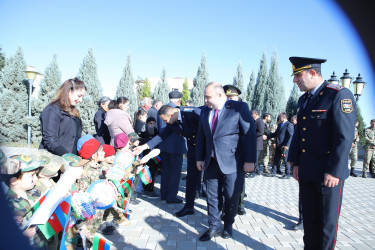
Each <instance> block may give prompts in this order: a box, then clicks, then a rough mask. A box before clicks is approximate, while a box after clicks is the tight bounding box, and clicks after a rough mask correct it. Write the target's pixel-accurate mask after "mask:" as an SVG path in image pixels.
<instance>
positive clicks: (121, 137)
mask: <svg viewBox="0 0 375 250" xmlns="http://www.w3.org/2000/svg"><path fill="white" fill-rule="evenodd" d="M128 142H129V137H128V136H127V135H126V134H125V133H121V134H118V135H116V137H115V141H114V144H115V148H123V147H125V146H126V145H127V144H128Z"/></svg>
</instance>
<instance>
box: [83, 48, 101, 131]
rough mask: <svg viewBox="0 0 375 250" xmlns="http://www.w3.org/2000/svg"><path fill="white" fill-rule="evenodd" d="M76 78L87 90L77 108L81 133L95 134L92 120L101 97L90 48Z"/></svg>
mask: <svg viewBox="0 0 375 250" xmlns="http://www.w3.org/2000/svg"><path fill="white" fill-rule="evenodd" d="M78 78H79V79H80V80H81V81H83V82H84V83H85V85H86V88H87V92H86V94H85V96H84V98H83V101H82V103H81V104H79V107H78V108H79V111H80V115H81V120H82V133H83V134H92V133H94V132H95V126H94V122H93V120H94V116H95V112H96V111H97V109H98V106H97V102H98V101H99V99H100V98H101V97H102V95H103V89H102V86H101V84H100V81H99V77H98V72H97V66H96V60H95V57H94V54H93V51H92V48H90V49H89V51H88V53H87V56H86V57H85V58H84V59H83V62H82V64H81V67H80V68H79V72H78Z"/></svg>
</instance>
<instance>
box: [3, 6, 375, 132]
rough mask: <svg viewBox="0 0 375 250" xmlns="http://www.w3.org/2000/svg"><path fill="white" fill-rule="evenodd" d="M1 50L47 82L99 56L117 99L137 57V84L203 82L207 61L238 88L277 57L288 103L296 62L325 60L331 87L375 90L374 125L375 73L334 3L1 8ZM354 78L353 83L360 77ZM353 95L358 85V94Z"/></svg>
mask: <svg viewBox="0 0 375 250" xmlns="http://www.w3.org/2000/svg"><path fill="white" fill-rule="evenodd" d="M0 23H1V32H0V34H1V35H0V46H1V47H2V49H3V52H4V53H5V55H6V57H10V56H12V55H14V54H15V52H16V50H17V47H21V48H22V50H23V52H24V57H25V61H26V63H27V65H32V66H34V67H35V69H36V71H38V72H40V73H42V74H44V73H45V69H46V67H47V66H48V65H49V64H50V62H51V61H52V57H53V55H54V54H56V55H57V61H58V65H59V68H60V70H61V73H62V80H63V81H64V80H66V79H68V78H71V77H74V76H76V75H77V73H78V70H79V67H80V65H81V63H82V61H83V58H84V57H85V56H86V55H87V52H88V50H89V48H92V49H93V52H94V56H95V58H96V62H97V66H98V75H99V80H100V82H101V85H102V87H103V93H104V95H108V96H109V97H113V96H114V95H115V92H116V87H117V84H118V82H119V80H120V78H121V75H122V72H123V69H124V67H125V64H126V58H127V56H128V55H131V63H132V72H133V76H134V78H135V79H138V78H141V79H145V78H146V77H158V76H160V75H161V72H162V70H163V68H164V67H165V68H166V70H167V77H168V78H173V77H183V78H185V77H187V78H190V79H192V78H194V77H195V76H196V74H197V70H198V67H199V65H200V61H201V57H202V54H203V53H205V55H206V58H207V68H208V73H209V80H210V81H218V82H220V83H222V84H223V85H225V84H231V83H232V82H233V77H234V76H235V74H236V70H237V67H238V64H239V63H241V64H242V69H243V76H244V84H246V85H247V84H248V82H249V78H250V75H251V73H252V71H254V73H255V75H256V74H257V73H258V69H259V63H260V59H261V57H262V53H263V52H264V53H265V54H266V56H267V65H268V69H269V68H270V62H271V57H272V55H273V53H277V56H278V66H279V72H280V74H281V76H282V78H283V84H284V87H285V93H286V96H285V98H286V99H287V98H288V96H289V94H290V91H291V89H292V86H293V82H292V80H293V78H292V77H291V71H292V66H291V64H290V62H289V59H288V58H289V57H290V56H306V57H315V58H325V59H327V62H326V63H324V64H323V65H322V74H323V77H324V79H329V78H330V76H331V74H332V72H333V71H335V73H336V75H337V76H338V77H341V76H342V75H343V73H344V71H345V69H348V72H349V73H350V75H351V76H352V77H356V76H357V75H358V73H360V74H361V76H362V77H363V80H364V81H365V82H367V85H366V86H365V88H364V93H363V94H362V96H361V97H360V99H359V105H360V108H361V111H362V115H363V117H364V120H365V123H366V124H367V125H368V124H369V121H370V119H372V118H375V111H374V109H373V105H371V98H372V97H373V96H374V93H375V91H374V90H375V88H374V79H375V76H374V72H373V70H372V66H371V62H370V59H369V57H368V55H367V53H366V50H365V47H364V45H363V43H362V40H361V38H360V37H359V35H358V33H357V31H356V30H355V28H354V26H353V25H352V23H351V21H350V20H349V19H348V17H347V16H346V14H345V13H344V12H343V11H342V10H341V8H340V6H338V5H337V4H336V2H334V1H332V0H306V1H300V0H284V1H279V0H269V1H261V0H252V1H248V0H238V1H223V0H215V1H213V0H206V1H197V0H190V1H175V0H165V1H164V0H162V1H152V0H139V1H127V0H121V1H120V0H119V1H96V0H91V1H86V0H80V1H76V0H65V1H42V0H34V1H26V0H23V1H14V0H0ZM353 80H354V79H353ZM351 90H353V86H351Z"/></svg>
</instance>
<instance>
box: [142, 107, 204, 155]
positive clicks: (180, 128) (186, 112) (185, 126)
mask: <svg viewBox="0 0 375 250" xmlns="http://www.w3.org/2000/svg"><path fill="white" fill-rule="evenodd" d="M180 111H181V119H182V122H181V123H180V122H178V121H177V122H175V123H174V124H167V126H166V127H165V129H164V130H163V132H161V133H160V134H159V135H157V136H155V137H154V138H153V139H152V140H150V141H149V142H147V145H148V147H149V148H154V147H156V146H157V145H158V144H159V143H161V142H162V141H163V140H165V139H167V138H168V137H169V136H170V135H171V134H172V133H174V132H175V133H177V134H179V135H180V136H184V137H185V138H186V139H187V144H188V146H189V148H190V147H195V144H196V136H197V132H198V125H199V116H200V113H201V108H196V107H180Z"/></svg>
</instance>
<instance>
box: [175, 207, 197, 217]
mask: <svg viewBox="0 0 375 250" xmlns="http://www.w3.org/2000/svg"><path fill="white" fill-rule="evenodd" d="M189 214H194V210H192V209H188V208H185V207H184V208H183V209H181V210H180V211H178V212H177V213H175V214H174V216H176V217H184V216H185V215H189Z"/></svg>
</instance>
